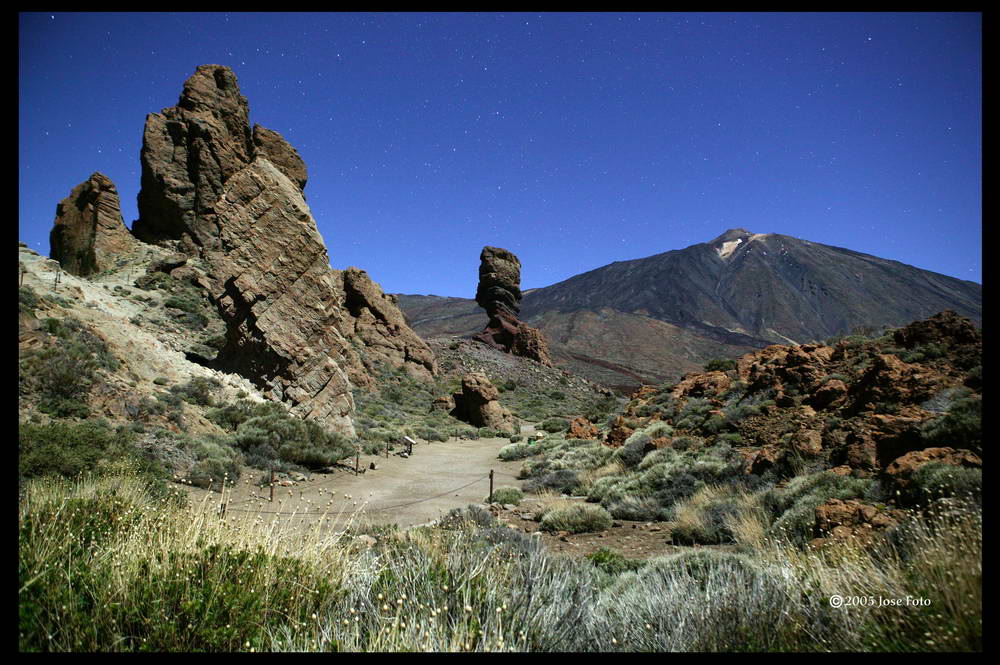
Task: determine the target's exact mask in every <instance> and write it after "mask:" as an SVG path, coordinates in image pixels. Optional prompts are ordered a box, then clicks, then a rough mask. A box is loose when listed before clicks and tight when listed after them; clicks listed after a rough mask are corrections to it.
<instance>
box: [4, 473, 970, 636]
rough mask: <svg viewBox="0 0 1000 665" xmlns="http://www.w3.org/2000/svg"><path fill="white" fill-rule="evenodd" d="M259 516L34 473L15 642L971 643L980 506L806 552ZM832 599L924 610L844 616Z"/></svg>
mask: <svg viewBox="0 0 1000 665" xmlns="http://www.w3.org/2000/svg"><path fill="white" fill-rule="evenodd" d="M585 507H587V508H596V507H595V506H585ZM561 511H563V509H562V508H559V507H554V508H553V509H552V510H551V511H549V513H548V514H547V515H546V518H548V519H549V520H550V523H552V522H555V521H556V519H555V516H556V515H557V514H558V513H560V512H561ZM592 512H595V513H596V511H592ZM606 519H607V518H606V517H604V518H603V520H602V519H600V518H598V517H589V518H587V517H585V518H583V519H575V520H571V521H570V522H568V523H567V525H574V526H579V525H593V524H595V523H596V522H600V521H606ZM254 520H255V516H254V515H253V514H247V515H246V516H245V517H239V516H238V515H237V516H236V517H234V518H232V519H227V520H219V519H218V517H217V516H216V515H215V514H214V510H213V508H212V507H211V506H204V507H203V506H199V505H191V506H187V507H178V506H177V505H169V504H168V503H164V502H162V499H161V498H159V497H158V496H156V495H151V494H149V492H148V491H147V490H146V489H145V487H144V485H143V483H142V482H140V481H139V479H138V478H137V476H135V474H134V473H127V472H126V473H124V474H121V473H119V474H116V475H112V476H108V475H98V476H84V477H81V478H78V479H76V480H74V481H72V482H67V481H61V482H53V481H48V480H43V481H29V482H28V483H27V484H26V486H25V488H24V493H23V497H22V498H21V500H20V502H19V520H18V528H19V543H20V548H19V562H18V576H19V582H18V587H19V593H18V605H19V619H18V624H19V625H18V633H19V638H18V640H19V648H20V650H22V651H145V650H148V651H240V650H242V651H250V650H254V651H271V650H275V651H299V650H308V651H331V650H334V651H339V650H346V651H411V650H418V651H435V652H440V651H451V650H455V651H494V650H497V651H507V650H511V651H551V650H556V651H608V650H613V649H617V650H627V651H657V652H663V651H699V650H700V651H831V650H832V651H978V650H981V649H982V610H981V608H982V524H981V517H980V515H979V513H978V512H977V511H974V510H969V509H963V508H960V507H954V508H952V509H950V510H949V511H948V512H947V513H932V514H928V515H927V516H926V517H925V518H921V519H919V520H915V521H913V522H910V523H907V524H906V525H905V526H904V527H902V528H900V530H899V531H898V533H897V534H896V537H895V539H894V541H893V543H891V544H890V543H885V544H884V545H882V546H876V547H873V546H865V547H856V546H854V545H852V544H850V543H847V544H845V545H844V546H843V547H842V548H840V549H836V550H830V551H828V552H825V553H817V554H811V555H808V556H806V555H803V554H802V553H801V552H799V551H798V550H797V549H794V548H788V547H787V546H785V545H782V544H781V543H780V542H777V541H767V542H764V543H763V544H761V545H760V546H759V547H757V548H755V549H753V550H751V551H746V552H743V553H726V552H716V551H710V550H700V551H691V552H684V553H680V554H674V555H668V556H665V557H659V558H655V559H652V560H650V561H648V562H640V561H630V560H628V559H625V558H624V557H622V556H621V555H620V554H617V553H615V552H613V551H610V550H607V549H605V550H599V551H598V552H596V553H595V554H593V555H591V556H590V557H589V558H586V559H583V558H581V559H577V560H573V559H567V558H564V557H554V556H552V555H551V554H549V553H547V552H546V551H545V550H544V549H543V548H541V547H539V546H538V542H537V539H534V538H531V537H530V536H527V535H526V534H523V533H518V532H514V531H512V530H510V529H507V528H506V527H503V526H502V525H500V524H498V523H497V521H496V520H495V519H494V518H493V517H492V516H490V515H489V514H488V513H485V512H484V511H481V510H477V509H474V508H471V507H470V508H469V509H466V510H464V511H453V512H452V513H451V514H450V515H449V516H448V517H447V518H445V519H444V520H442V525H441V526H440V527H438V528H429V527H422V528H419V529H414V530H411V531H408V532H406V531H396V530H382V531H379V532H377V534H376V544H375V545H374V546H373V547H372V548H371V549H363V548H362V549H358V547H357V546H356V545H354V543H353V541H352V539H351V538H350V537H349V536H345V537H341V538H329V537H327V536H326V535H324V534H322V533H320V532H318V531H309V532H307V533H305V534H301V535H296V536H295V543H296V544H295V548H294V554H288V553H285V546H286V545H287V543H288V539H289V538H290V537H291V534H290V533H289V532H287V531H286V530H285V527H283V526H278V527H276V528H272V529H270V530H262V529H260V528H258V527H256V526H253V525H254V524H255V522H254ZM946 575H947V577H945V576H946ZM945 580H946V581H945ZM834 594H837V595H840V596H841V597H853V596H858V597H868V596H876V597H883V598H906V597H907V596H909V597H911V598H913V599H919V600H921V601H922V602H926V603H927V604H926V605H920V606H909V607H904V606H890V607H875V606H872V605H867V604H866V605H860V606H854V607H851V608H850V609H849V611H848V609H847V608H835V607H832V606H831V603H830V597H831V596H832V595H834ZM612 640H614V641H613V642H612Z"/></svg>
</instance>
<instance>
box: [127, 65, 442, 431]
mask: <svg viewBox="0 0 1000 665" xmlns="http://www.w3.org/2000/svg"><path fill="white" fill-rule="evenodd" d="M142 168H143V180H142V192H141V193H140V195H139V215H140V219H139V221H137V222H136V224H135V225H134V231H135V233H136V235H137V236H138V237H140V238H142V239H143V240H146V241H148V242H157V243H161V244H165V245H171V244H174V242H175V241H177V242H176V248H177V249H178V250H180V251H181V252H182V253H185V254H188V255H191V256H198V257H200V259H201V260H202V262H203V263H204V267H205V269H204V270H203V271H200V272H199V274H191V275H187V276H186V278H187V279H189V280H191V281H194V282H196V283H198V284H200V285H202V286H203V287H204V288H206V289H207V290H208V292H209V297H210V299H211V300H212V302H213V303H215V304H216V306H217V307H218V309H219V312H220V314H221V315H222V317H223V319H224V320H225V322H226V325H227V334H226V343H225V345H224V346H223V348H222V349H221V350H220V351H219V354H218V356H217V358H216V360H215V361H214V363H215V366H216V367H217V368H218V369H221V370H224V371H228V372H236V373H238V374H240V375H242V376H245V377H247V378H248V379H250V380H251V381H253V382H254V383H255V384H257V385H258V386H259V387H260V388H261V389H262V390H263V391H265V392H266V393H267V394H269V395H270V396H271V397H272V398H273V399H276V400H281V401H283V402H285V403H287V404H289V405H290V406H291V407H292V412H293V413H295V414H298V415H300V416H302V417H307V418H310V419H315V420H320V421H323V422H324V423H326V424H327V425H329V426H331V427H332V428H334V429H335V430H338V431H341V432H344V433H347V434H353V425H352V422H351V418H350V415H351V413H353V410H354V403H353V398H352V395H351V388H352V387H372V386H373V385H374V382H375V380H374V378H373V376H374V373H375V370H376V368H377V366H378V365H380V364H388V365H390V366H393V367H397V368H403V369H405V370H406V371H407V372H408V373H409V374H410V375H412V376H414V377H416V378H418V379H429V378H430V377H431V376H432V375H433V374H434V373H435V371H436V367H435V361H434V355H433V353H432V352H431V350H430V348H429V347H428V346H427V345H426V343H424V342H423V341H422V340H421V339H420V338H419V337H417V335H416V334H415V333H414V332H413V331H412V330H410V328H409V327H408V326H407V325H406V323H405V321H404V319H403V315H402V313H401V312H400V311H399V308H398V307H397V306H396V304H395V302H394V301H393V300H392V299H391V298H390V297H389V296H386V295H385V294H384V293H383V292H382V290H381V288H380V287H379V286H378V285H377V284H375V283H374V282H373V281H372V280H371V279H370V278H369V277H368V275H367V273H365V272H364V271H363V270H359V269H357V268H349V269H347V270H346V271H337V270H333V269H332V268H331V267H330V260H329V255H328V254H327V249H326V246H325V245H324V243H323V239H322V237H321V236H320V234H319V231H318V230H317V228H316V222H315V220H314V219H313V217H312V214H311V213H310V211H309V207H308V206H307V205H306V202H305V199H304V198H303V192H302V190H303V187H304V186H305V183H306V167H305V164H304V163H303V162H302V159H301V158H300V157H299V155H298V153H297V152H296V151H295V149H294V148H292V147H291V146H290V145H288V143H287V142H285V140H284V139H283V138H282V137H281V136H280V135H279V134H278V133H277V132H272V131H271V130H268V129H265V128H263V127H260V126H259V125H258V126H255V127H254V129H253V131H251V130H250V127H249V124H248V107H247V102H246V99H245V98H244V97H243V96H242V95H240V92H239V87H238V85H237V83H236V77H235V75H234V74H233V73H232V71H230V70H229V69H228V68H225V67H220V66H218V65H204V66H201V67H198V69H197V71H196V72H195V74H194V75H193V76H192V77H191V78H190V79H188V81H187V82H186V83H185V85H184V92H183V94H182V95H181V100H180V102H179V104H178V106H176V107H173V108H168V109H164V111H163V112H162V113H161V114H156V113H154V114H150V115H149V117H148V118H147V120H146V129H145V134H144V140H143V149H142ZM188 269H189V268H188V266H184V267H182V268H178V269H177V270H188ZM171 274H173V273H171Z"/></svg>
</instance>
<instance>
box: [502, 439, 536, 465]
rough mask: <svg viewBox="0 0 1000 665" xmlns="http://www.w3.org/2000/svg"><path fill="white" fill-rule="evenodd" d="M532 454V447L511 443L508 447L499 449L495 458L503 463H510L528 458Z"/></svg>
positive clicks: (525, 444)
mask: <svg viewBox="0 0 1000 665" xmlns="http://www.w3.org/2000/svg"><path fill="white" fill-rule="evenodd" d="M533 453H534V450H533V448H532V446H530V445H529V444H527V443H512V444H510V445H509V446H504V447H503V448H501V449H500V452H499V454H498V455H497V456H498V457H499V458H500V459H502V460H503V461H505V462H510V461H512V460H518V459H524V458H525V457H530V456H531V455H532V454H533Z"/></svg>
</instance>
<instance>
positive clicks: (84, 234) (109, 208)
mask: <svg viewBox="0 0 1000 665" xmlns="http://www.w3.org/2000/svg"><path fill="white" fill-rule="evenodd" d="M49 245H50V246H51V252H50V254H51V258H53V259H55V260H56V261H58V262H59V263H60V264H61V265H62V268H63V270H65V271H66V272H68V273H72V274H74V275H78V276H80V277H86V276H87V275H92V274H94V273H98V272H102V271H104V270H108V269H109V268H112V267H114V265H115V260H116V259H118V258H121V257H122V256H125V255H127V254H130V253H132V252H134V251H135V249H136V248H137V247H138V243H137V242H136V240H135V238H134V237H132V234H131V233H129V230H128V229H127V228H126V227H125V222H124V221H122V214H121V207H120V204H119V199H118V190H117V189H116V188H115V184H114V183H113V182H111V179H110V178H108V177H107V176H106V175H104V174H103V173H94V174H93V175H92V176H90V178H88V179H87V180H86V181H84V182H82V183H80V184H79V185H77V186H76V187H74V188H73V191H72V192H70V195H69V196H67V197H66V198H65V199H63V200H62V201H61V202H60V203H59V205H57V206H56V220H55V225H54V226H53V227H52V231H51V232H50V233H49Z"/></svg>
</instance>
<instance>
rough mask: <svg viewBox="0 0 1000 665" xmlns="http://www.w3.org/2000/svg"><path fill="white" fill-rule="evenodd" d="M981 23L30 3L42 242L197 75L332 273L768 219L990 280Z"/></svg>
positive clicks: (32, 162)
mask: <svg viewBox="0 0 1000 665" xmlns="http://www.w3.org/2000/svg"><path fill="white" fill-rule="evenodd" d="M981 61H982V28H981V15H980V14H977V13H835V14H821V13H803V14H799V13H779V14H768V13H746V14H726V13H714V14H695V13H679V14H651V13H638V14H632V13H629V14H614V13H602V14H586V13H567V14H563V13H554V14H551V13H543V14H537V13H530V14H524V13H483V14H447V13H445V14H441V13H434V14H381V13H379V14H340V13H329V14H308V13H291V14H283V13H278V14H260V13H230V14H221V13H219V14H215V13H211V14H183V13H182V14H160V13H156V14H153V13H150V14H120V13H119V14H97V13H55V14H52V13H25V14H20V15H19V81H18V86H19V111H20V113H19V156H18V168H19V183H18V185H19V194H18V202H19V220H18V222H19V224H18V227H19V228H18V235H19V239H20V240H22V241H24V242H27V243H28V244H29V246H30V247H32V248H33V249H36V250H37V251H39V252H41V253H43V254H48V251H49V247H48V234H49V231H50V230H51V227H52V222H53V219H54V214H55V208H56V204H57V203H58V202H59V201H60V200H62V199H63V198H64V197H66V196H67V195H68V194H69V192H70V190H71V189H72V188H73V187H75V186H76V185H77V184H79V183H80V182H82V181H83V180H85V179H86V178H87V177H88V176H89V175H90V174H91V173H93V172H94V171H101V172H103V173H104V174H106V175H108V176H109V177H110V178H111V179H112V180H114V182H115V184H116V185H117V187H118V191H119V194H120V195H121V198H122V214H123V217H124V219H125V222H126V224H127V225H129V226H131V224H132V221H133V220H135V219H136V217H137V216H138V213H137V210H136V204H135V201H136V195H137V194H138V189H139V175H140V166H139V150H140V148H141V145H142V128H143V123H144V121H145V116H146V114H147V113H150V112H158V111H160V110H161V109H162V108H165V107H167V106H173V105H175V104H176V103H177V99H178V97H179V95H180V92H181V88H182V85H183V83H184V80H185V79H186V78H187V77H189V76H190V75H191V74H192V73H193V72H194V70H195V67H197V66H198V65H200V64H224V65H228V66H230V67H232V69H233V70H234V71H235V72H236V75H237V77H238V79H239V83H240V87H241V90H242V92H243V94H244V95H245V96H246V97H247V99H248V100H249V103H250V120H251V123H260V124H262V125H264V126H265V127H268V128H270V129H274V130H276V131H278V132H280V133H281V134H283V135H284V136H285V138H286V139H288V141H289V142H291V143H292V145H294V146H295V147H296V148H297V149H298V151H299V153H300V154H301V155H302V157H303V159H305V161H306V164H307V165H308V168H309V183H308V185H307V186H306V192H305V193H306V200H307V203H308V204H309V206H310V208H311V210H312V213H313V216H314V217H315V219H316V221H317V223H318V225H319V229H320V232H321V233H322V234H323V237H324V239H325V241H326V244H327V248H328V249H329V253H330V261H331V264H332V265H333V267H335V268H346V267H347V266H350V265H354V266H358V267H361V268H364V269H366V270H367V271H368V272H369V274H370V275H371V276H372V277H373V279H375V280H376V281H378V282H380V283H381V284H382V286H383V288H384V289H385V290H386V291H387V292H402V293H423V294H427V293H434V294H438V295H449V296H462V297H473V295H474V293H475V290H476V283H477V280H478V266H479V252H480V250H481V249H482V247H483V245H496V246H500V247H505V248H507V249H510V250H511V251H513V252H514V253H516V254H517V255H518V256H519V257H520V259H521V262H522V266H523V267H522V288H525V289H527V288H534V287H540V286H546V285H549V284H553V283H555V282H558V281H561V280H563V279H566V278H568V277H571V276H573V275H576V274H579V273H582V272H585V271H587V270H591V269H593V268H597V267H599V266H602V265H606V264H608V263H611V262H613V261H618V260H627V259H634V258H639V257H643V256H649V255H652V254H657V253H660V252H664V251H667V250H671V249H680V248H683V247H686V246H689V245H692V244H695V243H698V242H707V241H708V240H711V239H712V238H714V237H715V236H717V235H719V234H721V233H722V232H723V231H725V230H726V229H729V228H733V227H743V228H746V229H748V230H750V231H753V232H756V233H783V234H787V235H792V236H797V237H800V238H804V239H807V240H811V241H814V242H820V243H825V244H830V245H836V246H840V247H847V248H849V249H853V250H856V251H860V252H865V253H869V254H874V255H877V256H881V257H885V258H889V259H895V260H898V261H902V262H903V263H907V264H910V265H914V266H917V267H920V268H924V269H927V270H932V271H935V272H939V273H943V274H946V275H952V276H955V277H959V278H961V279H968V280H972V281H976V282H980V283H981V282H982V261H981V259H982V256H981V255H982V237H981V236H982V207H981V196H982V173H981V169H982V66H981V65H982V62H981Z"/></svg>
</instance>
